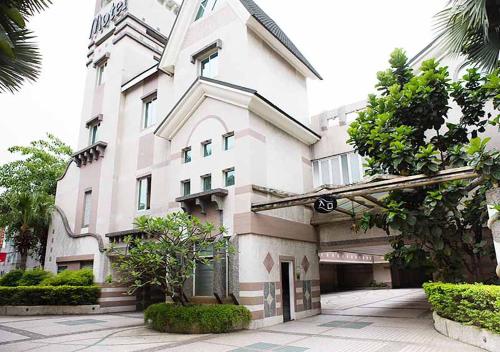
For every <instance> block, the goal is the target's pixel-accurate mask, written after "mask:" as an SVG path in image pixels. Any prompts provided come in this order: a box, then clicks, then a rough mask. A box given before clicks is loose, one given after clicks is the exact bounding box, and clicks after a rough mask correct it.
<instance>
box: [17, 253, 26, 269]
mask: <svg viewBox="0 0 500 352" xmlns="http://www.w3.org/2000/svg"><path fill="white" fill-rule="evenodd" d="M27 262H28V252H24V251H23V252H21V263H19V269H21V270H26V263H27Z"/></svg>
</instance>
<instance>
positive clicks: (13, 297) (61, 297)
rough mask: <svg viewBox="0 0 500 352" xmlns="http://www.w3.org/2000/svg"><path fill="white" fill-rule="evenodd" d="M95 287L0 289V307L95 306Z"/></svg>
mask: <svg viewBox="0 0 500 352" xmlns="http://www.w3.org/2000/svg"><path fill="white" fill-rule="evenodd" d="M98 296H99V287H97V286H86V287H77V286H57V287H55V286H53V287H44V286H29V287H27V286H19V287H0V306H45V305H46V306H52V305H55V306H76V305H90V304H97V298H98Z"/></svg>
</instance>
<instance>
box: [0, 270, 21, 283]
mask: <svg viewBox="0 0 500 352" xmlns="http://www.w3.org/2000/svg"><path fill="white" fill-rule="evenodd" d="M23 274H24V271H22V270H12V271H11V272H8V273H7V274H5V275H4V276H2V277H1V278H0V286H7V287H14V286H17V284H18V282H19V280H21V278H22V277H23Z"/></svg>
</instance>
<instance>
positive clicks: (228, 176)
mask: <svg viewBox="0 0 500 352" xmlns="http://www.w3.org/2000/svg"><path fill="white" fill-rule="evenodd" d="M235 183H236V174H235V172H234V168H232V169H227V170H226V171H224V184H225V185H226V187H231V186H234V184H235Z"/></svg>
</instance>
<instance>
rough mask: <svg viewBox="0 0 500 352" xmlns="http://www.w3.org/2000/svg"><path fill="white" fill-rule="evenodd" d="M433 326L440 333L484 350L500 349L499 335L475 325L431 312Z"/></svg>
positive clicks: (493, 351) (494, 351)
mask: <svg viewBox="0 0 500 352" xmlns="http://www.w3.org/2000/svg"><path fill="white" fill-rule="evenodd" d="M433 317H434V327H435V328H436V330H437V331H438V332H440V333H441V334H443V335H445V336H447V337H449V338H451V339H453V340H457V341H460V342H463V343H466V344H468V345H472V346H476V347H479V348H482V349H485V350H486V351H490V352H498V351H500V335H497V334H495V333H493V332H491V331H489V330H485V329H481V328H478V327H476V326H469V325H462V324H460V323H457V322H456V321H452V320H449V319H445V318H443V317H441V316H439V315H438V314H437V313H436V312H434V313H433Z"/></svg>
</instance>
